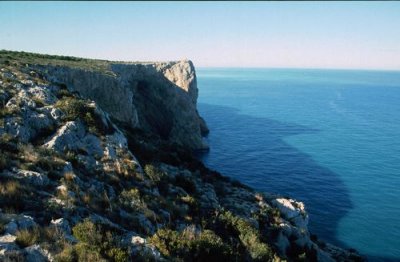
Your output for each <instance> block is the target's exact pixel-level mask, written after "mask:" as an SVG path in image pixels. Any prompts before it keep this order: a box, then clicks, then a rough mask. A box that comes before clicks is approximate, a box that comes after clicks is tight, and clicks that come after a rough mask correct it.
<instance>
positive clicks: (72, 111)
mask: <svg viewBox="0 0 400 262" xmlns="http://www.w3.org/2000/svg"><path fill="white" fill-rule="evenodd" d="M55 106H56V107H57V108H59V109H60V110H61V111H63V112H64V114H65V115H64V116H63V120H65V121H74V120H77V119H81V120H83V121H84V122H85V124H86V125H87V127H88V129H89V131H90V132H91V133H94V134H106V133H109V132H111V129H112V128H110V129H106V127H105V126H104V124H103V121H102V120H101V118H100V116H99V115H98V114H96V112H95V108H94V107H93V106H91V105H89V101H86V100H83V99H79V98H76V97H73V96H63V97H62V98H61V99H60V100H58V101H57V103H56V104H55Z"/></svg>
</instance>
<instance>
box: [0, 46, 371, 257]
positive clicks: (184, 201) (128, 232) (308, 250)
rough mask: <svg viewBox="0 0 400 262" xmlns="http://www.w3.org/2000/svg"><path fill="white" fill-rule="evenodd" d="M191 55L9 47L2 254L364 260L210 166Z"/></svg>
mask: <svg viewBox="0 0 400 262" xmlns="http://www.w3.org/2000/svg"><path fill="white" fill-rule="evenodd" d="M197 96H198V89H197V83H196V74H195V69H194V66H193V64H192V63H191V62H190V61H187V60H185V61H177V62H166V63H117V62H111V61H103V60H90V59H82V58H74V57H60V56H47V55H40V54H31V53H20V52H11V51H0V119H1V122H0V137H1V139H0V146H1V147H0V151H1V152H0V156H1V158H0V209H1V210H0V260H2V261H3V260H4V261H132V260H139V261H164V260H166V261H169V260H173V261H204V260H211V261H217V260H221V259H222V260H223V261H230V260H236V261H283V260H287V261H363V260H364V259H363V258H362V257H361V256H360V255H359V254H358V253H357V252H355V251H353V250H344V249H341V248H338V247H335V246H332V245H330V244H327V243H323V242H321V241H318V240H317V239H315V238H314V237H311V236H310V232H309V230H308V227H307V224H308V214H307V211H306V209H305V207H304V204H303V203H301V202H298V201H295V200H293V199H288V198H283V197H281V196H273V195H268V194H264V193H260V192H255V191H254V190H253V189H251V188H249V187H247V186H245V185H243V184H241V183H239V182H238V181H234V180H232V179H230V178H227V177H224V176H222V175H221V174H219V173H218V172H215V171H213V170H210V169H208V168H207V167H205V166H204V165H203V164H202V163H201V162H200V161H198V160H197V159H196V158H195V157H194V156H193V155H192V151H193V150H196V149H202V150H204V149H207V148H208V145H206V144H205V143H204V141H203V139H202V135H204V134H206V133H207V132H208V128H207V126H206V124H205V122H204V120H203V119H202V118H201V117H200V116H199V114H198V112H197V108H196V103H197Z"/></svg>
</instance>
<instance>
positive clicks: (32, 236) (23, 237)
mask: <svg viewBox="0 0 400 262" xmlns="http://www.w3.org/2000/svg"><path fill="white" fill-rule="evenodd" d="M16 237H17V239H16V240H15V242H16V243H17V244H18V245H19V246H20V247H22V248H24V247H29V246H32V245H33V244H35V243H36V242H37V241H38V240H39V239H40V230H39V228H37V227H34V228H32V229H23V230H19V231H17V233H16Z"/></svg>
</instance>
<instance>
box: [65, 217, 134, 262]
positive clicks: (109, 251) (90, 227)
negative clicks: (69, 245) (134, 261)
mask: <svg viewBox="0 0 400 262" xmlns="http://www.w3.org/2000/svg"><path fill="white" fill-rule="evenodd" d="M72 232H73V235H74V236H75V237H76V238H77V239H78V240H79V241H80V242H79V243H78V244H77V245H75V252H76V254H77V256H78V257H79V261H104V259H110V260H111V261H128V259H127V258H128V257H129V255H128V252H127V251H126V250H125V249H123V248H121V247H119V246H118V245H119V241H118V239H116V237H115V236H114V235H115V232H113V231H111V230H109V229H107V228H106V227H105V226H104V225H101V224H95V223H93V222H92V221H90V220H89V219H85V220H84V221H83V222H81V223H78V224H76V225H75V226H74V227H73V228H72Z"/></svg>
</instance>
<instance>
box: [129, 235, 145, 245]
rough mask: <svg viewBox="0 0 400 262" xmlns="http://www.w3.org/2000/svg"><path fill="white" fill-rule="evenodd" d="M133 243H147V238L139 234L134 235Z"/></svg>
mask: <svg viewBox="0 0 400 262" xmlns="http://www.w3.org/2000/svg"><path fill="white" fill-rule="evenodd" d="M131 243H132V244H133V245H144V244H146V239H144V238H142V237H139V236H134V237H132V240H131Z"/></svg>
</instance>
